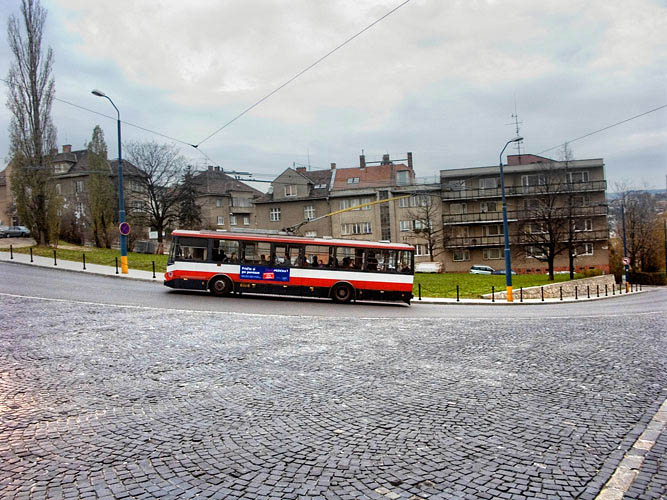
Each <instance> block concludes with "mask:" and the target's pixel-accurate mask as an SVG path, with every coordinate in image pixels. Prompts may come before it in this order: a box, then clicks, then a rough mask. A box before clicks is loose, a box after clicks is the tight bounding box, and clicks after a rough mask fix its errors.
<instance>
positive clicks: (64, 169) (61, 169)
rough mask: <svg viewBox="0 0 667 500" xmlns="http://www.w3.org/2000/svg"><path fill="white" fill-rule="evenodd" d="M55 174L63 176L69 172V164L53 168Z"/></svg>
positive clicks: (61, 164) (60, 164) (57, 165)
mask: <svg viewBox="0 0 667 500" xmlns="http://www.w3.org/2000/svg"><path fill="white" fill-rule="evenodd" d="M53 172H54V173H56V174H63V173H65V172H67V164H66V163H58V164H56V165H54V166H53Z"/></svg>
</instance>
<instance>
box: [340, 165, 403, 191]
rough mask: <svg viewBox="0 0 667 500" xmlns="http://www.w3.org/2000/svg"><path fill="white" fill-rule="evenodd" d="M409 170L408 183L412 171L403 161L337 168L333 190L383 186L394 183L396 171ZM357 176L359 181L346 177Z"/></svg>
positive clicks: (393, 184)
mask: <svg viewBox="0 0 667 500" xmlns="http://www.w3.org/2000/svg"><path fill="white" fill-rule="evenodd" d="M403 170H405V171H408V172H410V175H409V179H408V183H411V182H412V180H413V179H414V172H413V171H412V170H411V169H410V167H408V166H407V165H405V164H404V163H383V164H381V165H368V166H366V167H352V168H337V169H336V176H335V180H334V185H333V190H340V189H350V188H351V187H384V186H395V185H396V180H397V179H396V172H400V171H403ZM354 178H359V182H358V183H357V182H355V183H352V182H348V179H354Z"/></svg>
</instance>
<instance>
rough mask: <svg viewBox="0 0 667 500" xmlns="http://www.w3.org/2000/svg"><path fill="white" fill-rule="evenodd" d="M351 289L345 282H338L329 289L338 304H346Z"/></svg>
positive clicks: (350, 296) (350, 297)
mask: <svg viewBox="0 0 667 500" xmlns="http://www.w3.org/2000/svg"><path fill="white" fill-rule="evenodd" d="M353 293H354V292H353V290H352V287H351V286H350V285H348V284H347V283H338V284H337V285H335V286H334V287H333V288H332V289H331V298H332V299H333V301H334V302H338V303H339V304H346V303H348V302H349V301H351V300H352V295H353Z"/></svg>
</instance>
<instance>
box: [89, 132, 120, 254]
mask: <svg viewBox="0 0 667 500" xmlns="http://www.w3.org/2000/svg"><path fill="white" fill-rule="evenodd" d="M88 166H89V169H90V182H89V191H90V192H89V196H88V202H89V209H90V210H89V213H90V222H91V226H92V230H93V236H94V238H95V246H97V247H98V248H102V247H105V248H111V240H112V233H113V225H114V224H113V222H114V217H115V214H116V196H115V192H114V186H113V182H112V181H111V167H110V166H109V162H108V160H107V145H106V142H104V132H102V129H101V128H100V126H99V125H96V126H95V128H94V129H93V137H92V139H91V141H90V142H89V143H88Z"/></svg>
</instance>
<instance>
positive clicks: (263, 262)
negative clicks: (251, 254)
mask: <svg viewBox="0 0 667 500" xmlns="http://www.w3.org/2000/svg"><path fill="white" fill-rule="evenodd" d="M259 263H260V264H261V265H263V266H268V265H269V261H268V260H266V255H264V254H262V255H261V257H260V258H259Z"/></svg>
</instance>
